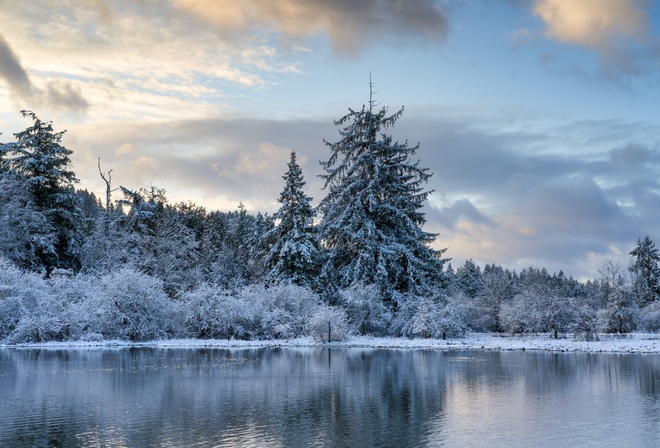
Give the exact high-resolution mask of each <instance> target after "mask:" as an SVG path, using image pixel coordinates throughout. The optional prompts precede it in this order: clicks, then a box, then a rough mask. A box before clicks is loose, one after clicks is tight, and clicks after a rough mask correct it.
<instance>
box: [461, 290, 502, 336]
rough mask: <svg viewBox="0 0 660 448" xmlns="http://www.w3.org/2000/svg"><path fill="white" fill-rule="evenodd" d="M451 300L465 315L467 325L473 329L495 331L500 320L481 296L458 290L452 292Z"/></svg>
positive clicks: (462, 314)
mask: <svg viewBox="0 0 660 448" xmlns="http://www.w3.org/2000/svg"><path fill="white" fill-rule="evenodd" d="M450 300H451V302H452V303H453V304H454V306H455V307H456V308H457V310H458V311H459V312H460V313H461V316H463V319H464V322H465V325H467V327H469V328H470V329H472V330H473V331H479V332H484V331H493V330H495V329H496V328H497V325H498V324H499V322H498V321H497V320H496V319H495V318H494V316H493V313H492V312H491V310H490V309H488V308H487V307H486V306H485V304H484V301H483V300H482V299H481V297H477V298H473V297H469V296H467V295H466V294H465V293H464V292H463V291H460V290H457V291H455V292H453V293H452V294H451V297H450Z"/></svg>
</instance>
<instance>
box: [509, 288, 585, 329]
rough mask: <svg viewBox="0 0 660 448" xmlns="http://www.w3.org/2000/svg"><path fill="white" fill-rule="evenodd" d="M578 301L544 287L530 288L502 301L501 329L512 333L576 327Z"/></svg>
mask: <svg viewBox="0 0 660 448" xmlns="http://www.w3.org/2000/svg"><path fill="white" fill-rule="evenodd" d="M578 308H579V304H578V302H577V301H576V300H575V299H574V298H573V297H561V296H558V295H557V294H556V293H555V292H553V291H551V290H549V289H545V288H540V287H539V288H529V289H526V290H524V291H523V292H522V293H520V294H517V295H516V296H515V297H514V298H513V300H512V301H511V302H510V303H503V304H502V306H501V309H500V313H499V318H500V325H501V326H502V329H504V330H505V331H508V332H510V333H514V334H515V333H551V334H552V335H553V337H555V338H557V337H558V336H559V333H565V332H572V331H575V329H576V327H579V326H582V325H583V324H584V325H586V323H582V324H579V325H578V320H579V313H578Z"/></svg>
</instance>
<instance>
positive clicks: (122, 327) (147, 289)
mask: <svg viewBox="0 0 660 448" xmlns="http://www.w3.org/2000/svg"><path fill="white" fill-rule="evenodd" d="M88 305H89V306H90V308H89V312H90V319H91V324H92V328H93V330H95V331H96V332H98V333H100V334H102V335H103V336H104V337H105V338H107V339H114V338H117V339H128V340H131V341H143V340H149V339H157V338H163V337H166V336H168V334H170V333H171V332H172V331H173V330H174V328H173V325H172V324H173V322H175V320H174V317H175V314H176V309H175V307H174V304H173V303H172V301H171V300H170V299H169V298H168V297H167V295H166V294H165V292H164V290H163V285H162V282H161V281H160V280H158V279H156V278H154V277H150V276H148V275H146V274H142V273H140V272H136V271H134V270H132V269H128V268H124V269H121V270H119V271H117V272H113V273H110V274H107V275H104V276H103V277H101V278H100V279H99V282H98V284H97V285H95V287H94V288H93V289H92V291H91V294H90V300H89V303H88Z"/></svg>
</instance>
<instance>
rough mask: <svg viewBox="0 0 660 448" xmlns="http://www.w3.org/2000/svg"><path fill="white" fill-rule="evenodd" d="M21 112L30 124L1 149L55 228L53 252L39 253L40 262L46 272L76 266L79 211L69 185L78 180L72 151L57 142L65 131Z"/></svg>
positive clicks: (75, 196)
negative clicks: (56, 129)
mask: <svg viewBox="0 0 660 448" xmlns="http://www.w3.org/2000/svg"><path fill="white" fill-rule="evenodd" d="M21 113H22V114H23V116H24V117H29V118H31V119H32V121H33V125H32V126H31V127H28V128H27V129H26V130H24V131H22V132H19V133H16V134H14V136H15V137H16V142H14V143H9V144H7V145H5V149H4V152H6V153H8V154H10V156H11V158H10V159H8V161H7V164H8V167H9V169H10V170H12V171H13V172H15V173H16V174H18V175H19V176H22V177H23V178H24V179H25V180H26V182H27V185H28V189H29V191H30V193H31V195H32V197H33V199H34V204H35V206H36V207H37V209H39V210H41V211H42V212H43V213H44V214H45V215H46V218H47V220H48V224H49V225H50V226H52V227H53V228H54V229H55V232H56V240H55V252H44V253H42V254H41V258H42V263H43V265H44V266H45V268H46V270H47V272H50V271H51V270H52V269H53V268H65V269H68V268H73V269H78V268H79V267H80V260H79V253H78V251H79V249H80V246H81V245H82V236H81V233H80V231H79V226H80V222H81V212H80V209H79V208H78V196H77V195H76V192H75V189H74V187H73V186H74V184H75V183H77V182H78V179H77V178H76V175H75V173H74V172H73V171H72V170H71V169H70V166H71V160H70V158H69V156H70V155H71V154H72V153H73V151H71V150H69V149H67V148H65V147H64V146H62V145H61V141H62V137H63V136H64V133H65V132H66V131H61V132H54V131H53V125H52V122H43V121H41V120H40V119H39V118H37V116H36V115H35V114H34V113H33V112H31V111H27V110H24V111H21Z"/></svg>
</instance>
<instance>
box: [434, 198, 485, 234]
mask: <svg viewBox="0 0 660 448" xmlns="http://www.w3.org/2000/svg"><path fill="white" fill-rule="evenodd" d="M430 215H432V217H431V218H430V219H431V220H433V221H434V222H435V223H437V224H440V225H442V226H443V227H445V228H450V229H456V228H457V225H458V224H460V223H465V222H470V223H473V224H482V225H488V226H494V225H495V223H494V222H493V221H492V220H491V219H490V218H489V217H488V216H486V215H484V214H483V213H481V212H480V211H479V210H478V209H477V207H475V206H474V204H472V202H470V200H469V199H467V198H463V199H459V200H457V201H454V203H453V204H451V205H450V206H447V207H441V208H440V209H437V208H435V207H431V209H430Z"/></svg>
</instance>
